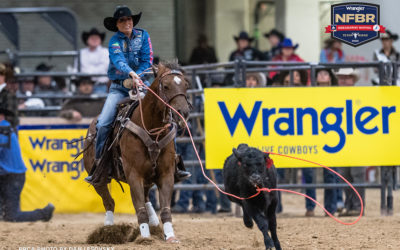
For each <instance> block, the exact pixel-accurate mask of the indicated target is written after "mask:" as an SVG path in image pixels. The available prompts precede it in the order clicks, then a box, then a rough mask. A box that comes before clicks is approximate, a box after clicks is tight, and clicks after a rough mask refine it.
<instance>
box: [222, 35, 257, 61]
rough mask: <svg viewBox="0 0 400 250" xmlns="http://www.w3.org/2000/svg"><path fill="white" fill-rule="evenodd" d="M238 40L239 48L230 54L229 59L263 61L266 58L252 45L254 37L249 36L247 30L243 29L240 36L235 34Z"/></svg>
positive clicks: (234, 37)
mask: <svg viewBox="0 0 400 250" xmlns="http://www.w3.org/2000/svg"><path fill="white" fill-rule="evenodd" d="M233 39H235V41H236V45H237V49H236V50H235V51H233V52H232V53H231V55H230V56H229V61H235V60H237V59H243V60H246V61H257V60H258V61H262V60H265V57H264V54H263V53H262V52H261V51H259V50H257V49H256V48H253V47H251V46H250V44H251V42H252V41H253V40H254V38H253V37H249V34H248V33H247V32H246V31H241V32H240V33H239V35H238V36H233Z"/></svg>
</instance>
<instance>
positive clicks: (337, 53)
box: [319, 38, 345, 63]
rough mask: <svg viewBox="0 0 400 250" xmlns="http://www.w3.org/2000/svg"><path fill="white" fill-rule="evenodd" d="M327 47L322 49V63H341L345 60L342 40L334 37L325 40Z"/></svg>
mask: <svg viewBox="0 0 400 250" xmlns="http://www.w3.org/2000/svg"><path fill="white" fill-rule="evenodd" d="M324 43H325V47H324V48H323V49H322V50H321V53H320V56H319V61H320V62H321V63H341V62H344V61H345V56H344V52H343V50H342V42H341V41H339V40H336V39H333V38H328V39H326V40H325V41H324Z"/></svg>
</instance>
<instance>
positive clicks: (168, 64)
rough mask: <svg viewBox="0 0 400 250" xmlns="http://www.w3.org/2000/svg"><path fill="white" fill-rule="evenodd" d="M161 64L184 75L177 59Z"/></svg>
mask: <svg viewBox="0 0 400 250" xmlns="http://www.w3.org/2000/svg"><path fill="white" fill-rule="evenodd" d="M161 64H162V65H164V66H165V67H166V68H168V69H170V70H179V71H181V72H182V73H184V72H183V69H182V67H181V65H179V63H178V60H176V59H175V60H169V61H162V62H161Z"/></svg>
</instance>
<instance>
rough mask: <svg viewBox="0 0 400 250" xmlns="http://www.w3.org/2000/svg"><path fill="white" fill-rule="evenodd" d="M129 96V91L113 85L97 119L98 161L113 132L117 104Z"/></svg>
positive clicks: (118, 85)
mask: <svg viewBox="0 0 400 250" xmlns="http://www.w3.org/2000/svg"><path fill="white" fill-rule="evenodd" d="M128 96H129V89H127V88H125V87H124V86H122V85H120V84H116V83H111V86H110V92H109V93H108V95H107V99H106V102H105V103H104V106H103V109H102V111H101V114H100V116H99V118H98V119H97V124H96V129H97V137H96V159H100V156H101V153H102V152H103V148H104V144H105V143H106V140H107V137H108V135H109V133H110V131H111V127H112V124H113V122H114V118H115V116H116V115H117V104H118V102H120V101H121V100H122V99H124V98H125V97H128Z"/></svg>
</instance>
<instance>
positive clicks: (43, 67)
mask: <svg viewBox="0 0 400 250" xmlns="http://www.w3.org/2000/svg"><path fill="white" fill-rule="evenodd" d="M52 68H53V66H50V65H47V64H45V63H41V64H39V65H38V66H36V71H43V72H47V71H50V70H51V69H52Z"/></svg>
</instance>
